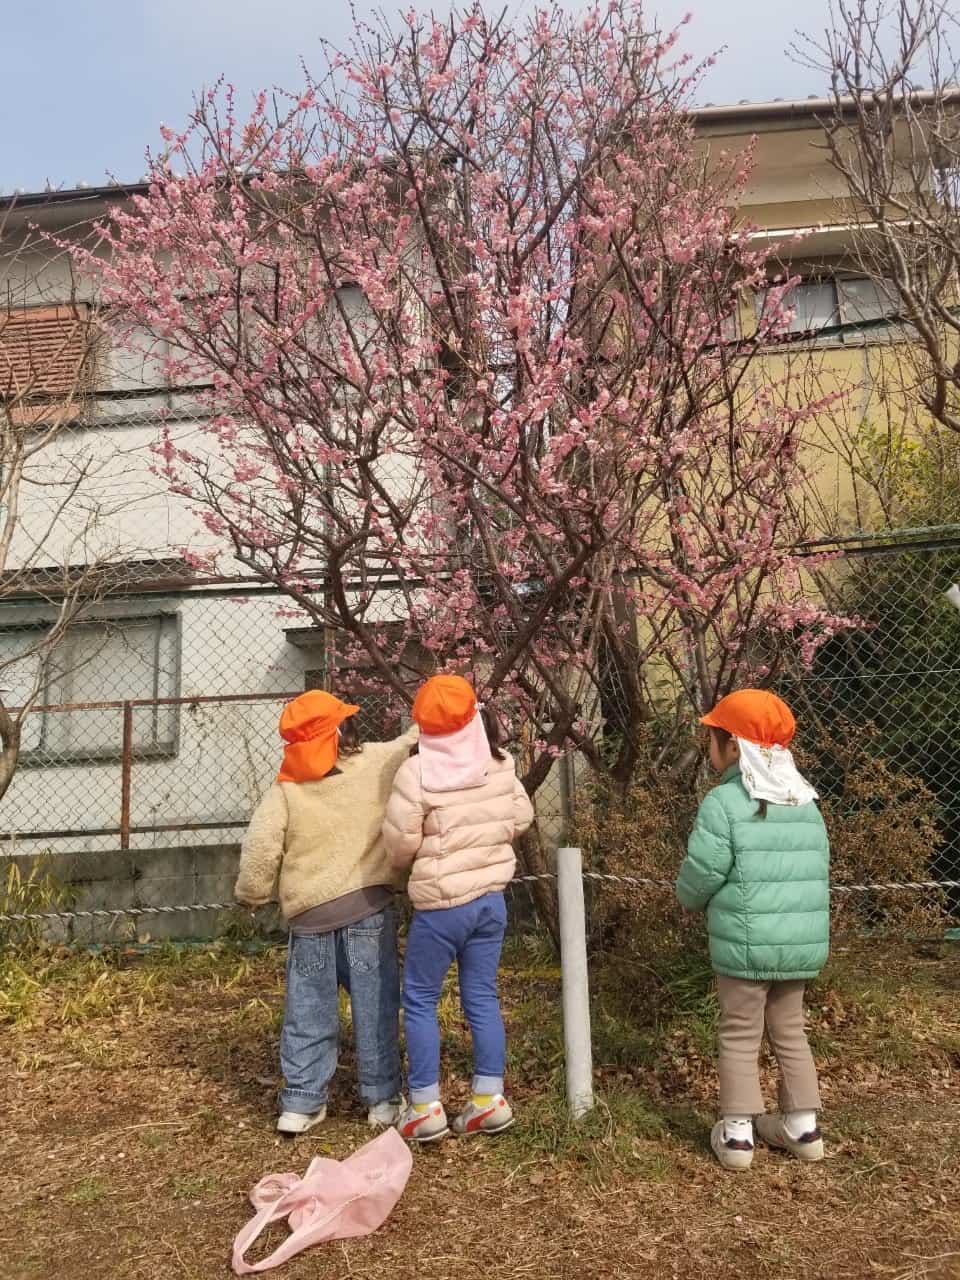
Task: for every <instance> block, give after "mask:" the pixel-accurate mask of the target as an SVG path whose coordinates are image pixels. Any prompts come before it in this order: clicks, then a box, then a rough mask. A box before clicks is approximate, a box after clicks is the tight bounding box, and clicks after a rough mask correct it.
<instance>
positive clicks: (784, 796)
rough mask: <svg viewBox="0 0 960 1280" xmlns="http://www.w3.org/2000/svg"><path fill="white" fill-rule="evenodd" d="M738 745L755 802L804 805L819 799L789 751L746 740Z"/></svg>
mask: <svg viewBox="0 0 960 1280" xmlns="http://www.w3.org/2000/svg"><path fill="white" fill-rule="evenodd" d="M737 745H738V746H739V748H740V774H741V777H742V778H743V785H744V786H745V787H746V789H747V794H748V795H749V796H750V798H751V799H753V800H768V801H769V802H770V804H788V805H801V804H809V803H810V801H811V800H816V799H817V798H818V797H817V793H816V791H814V789H813V787H811V785H810V783H809V782H808V781H807V780H806V778H805V777H804V776H803V774H802V773H801V772H800V770H799V769H798V768H797V766H796V764H795V763H794V759H793V753H792V752H790V751H788V750H787V748H786V747H761V746H758V745H757V743H756V742H747V740H746V739H745V738H737Z"/></svg>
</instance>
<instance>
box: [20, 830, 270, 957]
mask: <svg viewBox="0 0 960 1280" xmlns="http://www.w3.org/2000/svg"><path fill="white" fill-rule="evenodd" d="M239 857H240V851H239V846H237V845H235V844H225V845H200V846H197V847H196V848H193V847H188V848H171V849H149V850H136V851H131V852H129V853H123V852H120V851H119V850H118V851H115V852H110V853H87V852H84V853H56V854H47V855H43V854H14V855H12V858H11V861H13V862H16V863H17V864H18V866H19V869H20V873H21V875H22V877H23V878H24V879H26V878H27V877H29V875H30V873H31V870H33V869H34V868H35V867H36V866H37V864H38V862H39V863H40V864H41V865H42V868H43V871H44V872H45V873H46V874H48V875H49V876H51V877H52V878H53V880H54V881H55V882H56V883H57V884H59V885H62V886H63V895H62V898H61V900H60V901H59V902H56V903H51V904H50V905H39V906H38V905H33V904H27V905H25V906H23V907H20V906H18V905H17V904H9V909H10V910H14V911H16V910H27V911H41V912H42V911H90V910H97V909H101V908H105V909H107V910H110V909H115V908H123V907H146V906H150V907H157V906H159V907H172V906H183V905H184V904H193V903H206V902H232V901H233V886H234V883H235V881H236V877H237V864H238V861H239ZM4 861H5V860H4ZM250 923H251V917H250V915H249V913H248V912H246V911H240V910H235V911H178V912H176V913H175V914H171V915H156V916H154V915H151V916H120V917H118V918H117V919H116V920H102V919H97V918H96V917H94V918H92V919H84V918H81V919H79V920H71V921H63V922H56V921H54V922H51V923H50V925H49V927H47V928H46V929H45V933H46V936H47V937H48V938H49V940H50V941H51V942H64V943H74V944H79V945H81V946H82V945H88V944H93V943H124V942H156V941H162V940H165V939H171V940H177V941H188V940H197V941H204V940H209V939H212V938H218V937H222V936H223V935H224V934H225V933H226V932H228V931H229V930H230V929H231V927H233V928H235V929H241V930H242V929H245V928H247V927H249V924H250ZM256 924H257V930H258V932H260V933H274V932H277V931H280V930H282V925H281V922H280V917H279V913H278V912H277V910H276V908H269V909H266V910H263V911H260V912H258V913H257V917H256Z"/></svg>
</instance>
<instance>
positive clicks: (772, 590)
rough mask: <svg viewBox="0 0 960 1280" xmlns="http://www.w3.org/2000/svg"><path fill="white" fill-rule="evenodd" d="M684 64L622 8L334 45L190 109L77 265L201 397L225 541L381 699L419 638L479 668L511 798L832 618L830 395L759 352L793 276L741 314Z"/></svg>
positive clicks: (214, 510) (622, 741)
mask: <svg viewBox="0 0 960 1280" xmlns="http://www.w3.org/2000/svg"><path fill="white" fill-rule="evenodd" d="M698 75H699V71H698V70H697V69H695V68H691V67H690V65H689V64H688V63H687V61H686V60H685V59H684V58H683V57H682V56H680V54H679V53H678V34H677V32H673V33H668V34H663V33H659V32H657V31H653V30H651V29H649V27H648V26H647V25H646V23H645V20H644V16H643V13H642V12H641V9H640V7H639V5H638V4H636V3H634V0H610V3H609V4H606V5H605V7H603V8H600V7H595V8H591V9H590V10H588V11H587V13H586V15H585V16H582V15H581V16H578V17H575V18H574V17H571V16H569V15H567V14H565V13H564V12H563V11H562V10H561V9H560V8H555V9H551V10H546V11H538V12H536V13H535V14H533V15H532V16H530V17H529V18H528V19H526V20H524V23H523V24H522V25H521V26H519V27H515V26H514V25H512V24H511V23H510V22H508V21H507V20H506V19H504V18H500V19H494V18H489V17H488V16H486V15H485V14H484V12H483V10H482V9H481V8H480V7H473V8H469V9H467V10H466V11H462V12H459V13H456V14H454V15H453V16H452V17H451V18H450V19H449V21H445V22H440V21H437V20H433V19H423V18H420V17H418V16H417V15H416V14H414V13H412V12H411V13H410V14H407V15H406V16H405V17H404V18H403V19H402V21H401V22H400V23H399V26H398V29H397V30H396V31H391V30H389V29H388V28H387V27H386V26H384V27H382V28H378V29H375V30H374V29H367V28H358V31H357V34H356V39H355V43H354V47H353V52H352V53H351V54H350V55H349V56H348V55H343V54H339V53H336V52H334V51H330V53H329V55H328V66H327V68H326V74H325V76H324V77H323V78H322V79H319V80H316V79H312V78H309V77H308V78H307V80H306V83H305V86H304V88H303V89H302V91H300V92H298V93H295V94H293V95H281V94H279V93H274V94H273V95H272V96H271V95H268V94H266V93H264V94H261V95H260V97H259V98H258V99H257V101H256V103H255V105H254V108H253V111H252V114H250V116H249V117H248V118H246V119H241V118H240V115H239V113H238V108H237V104H236V101H235V95H234V94H233V92H232V91H231V90H230V89H229V88H226V89H224V88H221V89H217V90H214V91H211V92H208V93H205V94H204V95H203V96H202V97H201V98H200V99H198V101H197V102H196V105H195V109H194V111H193V114H192V116H191V119H190V122H189V125H188V127H187V128H186V129H185V130H184V131H183V132H174V131H173V130H170V129H166V130H165V131H164V138H165V142H166V147H165V150H164V152H163V154H162V156H160V157H159V158H157V159H156V160H155V161H154V162H153V163H152V167H151V172H150V188H149V193H148V194H146V195H144V196H143V197H142V198H138V199H136V200H135V201H134V202H133V207H132V208H130V207H128V208H125V209H118V210H117V211H116V212H115V213H114V214H113V215H112V216H111V219H110V220H109V221H108V222H106V223H105V224H104V225H103V227H102V228H101V236H102V241H103V245H102V246H101V250H102V249H104V248H105V249H106V250H108V252H105V253H103V252H101V253H100V254H98V256H97V257H96V259H94V258H93V257H92V256H90V257H88V258H87V260H86V261H85V263H84V265H85V267H87V268H88V269H89V268H91V267H96V269H97V270H98V271H99V274H100V277H101V287H102V292H103V296H104V299H105V301H106V302H108V303H109V305H110V306H111V307H112V308H113V314H114V316H115V317H116V322H117V324H118V326H120V327H121V328H123V327H124V326H125V327H126V330H127V331H128V333H129V334H130V341H134V340H136V339H135V338H134V336H133V335H135V334H137V333H141V332H143V331H147V332H149V333H150V334H152V335H156V336H157V337H160V338H163V339H164V340H165V341H166V342H167V343H168V344H169V350H170V353H171V354H170V355H169V357H168V361H167V363H168V373H169V375H170V376H171V377H172V378H174V379H177V380H179V381H184V380H185V381H187V382H189V383H190V384H192V385H196V384H203V385H204V387H205V390H204V391H203V392H202V397H203V399H204V400H205V402H206V406H207V409H208V417H207V420H206V422H205V424H204V430H205V432H206V437H207V439H206V444H205V446H204V447H203V448H202V449H201V448H198V447H197V446H196V444H195V443H194V442H186V443H184V442H183V441H182V440H179V439H178V438H177V435H176V432H175V431H174V430H173V429H171V430H170V431H169V432H167V433H166V434H165V435H164V439H163V442H162V445H161V447H160V450H159V457H158V466H159V468H160V469H161V471H162V472H163V474H164V475H165V476H166V477H167V478H168V480H169V482H170V484H171V485H172V486H174V487H175V488H176V489H177V490H178V491H179V492H181V493H182V494H185V495H188V496H189V498H190V499H192V500H193V501H194V502H195V503H196V505H197V509H198V510H199V511H200V512H201V514H202V519H203V521H204V523H205V524H206V526H207V528H208V529H209V530H210V531H211V532H212V533H213V534H214V535H215V536H216V538H217V539H218V540H219V542H220V544H221V545H222V547H223V554H224V555H225V556H231V557H233V559H234V560H235V561H239V562H240V564H242V565H243V566H245V567H246V568H247V569H248V570H250V571H252V572H254V573H256V574H258V575H260V576H262V577H263V578H264V579H265V580H268V581H269V582H271V583H274V584H276V586H277V587H278V588H279V589H280V590H281V591H283V592H284V593H285V594H286V596H287V597H289V599H290V601H291V602H292V605H293V606H294V607H295V608H296V609H297V610H298V611H302V613H303V614H304V615H306V617H307V618H308V619H310V620H311V622H312V623H313V624H315V625H316V626H318V627H322V628H325V629H328V630H330V631H331V632H332V633H334V634H335V635H336V636H338V637H340V643H341V647H342V649H343V651H344V652H345V653H346V654H347V656H348V658H349V656H350V655H351V654H352V655H358V654H362V655H363V657H364V660H365V662H366V663H367V665H368V666H371V667H372V668H373V670H374V671H375V673H376V674H377V677H378V679H379V680H380V681H381V682H382V683H383V684H384V685H385V686H386V687H387V688H388V689H391V690H393V691H394V692H395V693H396V694H397V695H398V696H400V697H406V696H408V690H409V683H410V678H409V673H407V672H405V670H404V667H403V661H402V658H403V655H404V654H405V653H408V652H409V649H408V646H409V642H410V641H411V638H415V639H416V641H417V644H418V645H419V646H420V647H421V650H425V651H426V652H427V653H428V654H429V655H430V657H431V660H432V661H433V662H435V663H436V664H438V665H446V666H454V667H459V668H471V669H472V670H473V671H474V672H475V673H476V678H477V681H478V684H479V685H480V686H481V687H482V689H483V691H484V693H485V695H486V696H487V697H496V698H497V699H498V700H499V701H501V702H503V703H505V704H510V705H511V706H512V708H513V709H514V711H515V712H517V713H518V715H517V718H518V720H519V721H520V722H521V723H522V724H523V725H524V726H525V729H524V734H525V736H524V749H525V758H524V771H525V779H526V782H527V785H528V787H529V788H530V789H531V790H536V788H537V787H538V786H539V785H541V784H542V783H543V781H544V780H545V778H546V777H547V776H548V774H549V772H550V769H551V767H552V763H553V760H554V758H555V757H556V755H557V754H559V753H560V751H561V750H562V749H564V748H565V747H568V746H572V747H574V748H576V749H577V751H579V752H580V753H581V754H582V756H583V757H584V758H585V759H586V760H587V761H589V762H590V763H591V764H592V765H594V766H595V767H596V768H597V769H601V768H605V769H610V770H612V773H613V775H614V776H615V777H616V778H618V779H619V780H621V781H622V782H626V781H627V780H628V779H629V777H630V775H631V771H632V770H633V769H634V768H635V765H636V761H637V758H638V752H639V750H640V745H641V743H642V740H643V736H644V732H645V726H647V725H649V724H650V723H651V722H652V721H653V720H658V722H660V723H662V721H663V717H664V711H665V703H664V695H663V689H664V687H665V686H669V689H670V691H671V705H677V706H679V707H680V708H681V714H680V719H684V720H686V721H687V722H689V718H690V713H691V712H692V711H695V710H697V709H699V708H700V707H702V706H703V705H704V704H705V703H707V702H709V701H710V700H711V699H713V698H714V697H715V696H716V695H717V694H719V693H722V692H723V691H724V690H725V689H726V688H728V687H729V685H730V684H731V682H733V681H734V680H739V679H743V678H744V677H745V676H746V675H747V674H749V675H750V677H751V678H763V676H764V675H765V674H766V673H767V672H768V669H769V665H770V659H769V656H768V653H769V648H770V645H769V641H770V639H771V637H773V638H776V637H778V636H779V637H783V636H789V637H790V638H791V642H793V640H794V639H795V638H796V637H798V636H800V637H801V638H802V640H803V643H805V644H806V645H807V646H808V647H809V646H811V645H815V644H816V643H818V641H819V639H820V638H821V637H822V636H823V635H825V634H826V633H828V632H829V631H830V629H831V628H832V627H833V626H835V625H836V620H835V619H831V618H829V617H828V616H827V615H826V614H825V613H824V612H823V611H822V610H821V609H820V608H819V607H818V606H817V605H816V604H814V603H811V602H810V601H808V600H807V599H806V598H805V596H804V592H803V588H802V582H801V575H800V572H799V565H800V560H799V558H798V556H797V554H796V552H795V549H794V548H795V545H796V543H797V540H798V536H799V534H800V532H801V531H800V530H799V529H798V528H797V525H796V518H795V515H794V514H793V513H794V511H795V509H796V504H794V503H792V502H791V495H792V494H793V493H795V491H796V489H797V486H798V485H800V484H802V483H803V473H802V468H801V464H800V461H799V460H798V453H799V449H800V445H801V441H802V437H803V432H804V428H805V425H806V424H807V423H809V422H810V421H811V419H812V418H813V417H815V415H816V414H817V413H818V412H819V410H820V409H821V408H822V407H823V406H822V404H821V403H818V402H813V403H802V404H799V405H798V404H797V403H796V397H791V394H790V388H789V386H788V385H787V382H788V381H789V378H788V377H787V380H786V381H784V379H783V378H781V379H780V380H779V381H778V382H777V383H776V384H771V383H770V382H769V381H768V380H767V378H766V377H765V376H764V373H763V369H762V367H761V364H760V363H759V362H758V360H757V357H758V356H759V355H760V354H761V353H762V352H763V350H764V349H765V348H766V347H767V345H768V344H769V343H770V342H772V341H775V340H776V339H777V338H778V337H779V336H780V334H781V333H782V332H783V330H784V326H785V308H784V303H783V296H784V292H785V290H786V288H787V287H788V283H789V282H787V281H783V282H782V283H781V286H780V287H779V288H774V289H773V290H771V291H768V294H767V304H766V306H765V307H764V308H763V312H762V315H761V317H760V319H759V320H757V319H756V318H755V313H754V311H753V309H752V308H751V307H749V306H747V305H745V304H746V302H747V300H748V299H749V297H750V291H751V290H752V289H753V288H755V287H757V286H759V285H761V284H763V285H766V277H765V262H764V260H763V257H762V255H761V254H760V253H759V252H756V251H755V250H753V249H752V248H751V247H750V244H749V241H748V239H747V237H746V236H744V235H743V234H742V233H741V232H740V231H738V227H737V212H736V210H737V206H738V204H739V202H740V197H741V193H742V190H743V187H744V184H745V182H746V179H747V173H748V168H749V157H713V158H712V160H711V162H710V163H709V164H708V163H707V162H706V161H705V158H704V155H703V154H702V151H701V150H700V149H699V148H698V145H697V142H696V139H695V137H694V133H693V130H692V126H691V122H690V119H689V115H688V114H687V110H686V108H687V104H688V101H689V95H690V92H691V89H692V86H693V84H694V83H695V82H696V79H697V77H698ZM748 315H749V316H750V320H749V322H747V321H746V319H745V318H746V317H747V316H748ZM388 622H389V623H392V624H393V625H391V626H385V625H384V624H385V623H388ZM761 637H763V638H764V640H765V643H764V645H763V646H758V639H759V638H761ZM774 647H776V646H774ZM761 649H762V651H763V655H764V656H762V657H760V656H758V654H760V652H761ZM670 714H671V715H672V714H673V712H672V711H671V713H670ZM604 741H605V742H606V744H607V746H606V748H605V747H604ZM611 743H613V744H614V748H615V749H614V750H613V752H612V755H611V752H610V750H609V747H610V744H611Z"/></svg>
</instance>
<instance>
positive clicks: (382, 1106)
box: [367, 1094, 407, 1129]
mask: <svg viewBox="0 0 960 1280" xmlns="http://www.w3.org/2000/svg"><path fill="white" fill-rule="evenodd" d="M406 1105H407V1104H406V1101H405V1100H404V1098H403V1095H402V1094H397V1096H396V1097H395V1098H387V1099H386V1101H385V1102H375V1103H374V1104H373V1106H372V1107H370V1109H369V1110H368V1111H367V1124H368V1125H369V1126H370V1128H371V1129H389V1128H390V1126H391V1125H395V1124H396V1123H397V1121H398V1120H399V1119H400V1112H401V1111H402V1110H403V1109H404V1107H405V1106H406Z"/></svg>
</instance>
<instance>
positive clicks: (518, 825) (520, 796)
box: [513, 778, 536, 836]
mask: <svg viewBox="0 0 960 1280" xmlns="http://www.w3.org/2000/svg"><path fill="white" fill-rule="evenodd" d="M535 816H536V815H535V814H534V811H533V805H532V803H531V801H530V797H529V796H528V795H527V789H526V787H525V786H524V785H523V783H522V782H521V781H520V779H519V778H514V780H513V822H514V831H515V832H516V834H517V835H518V836H522V835H523V833H524V832H525V831H526V830H528V829H529V827H530V826H531V825H532V823H533V819H534V817H535Z"/></svg>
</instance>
